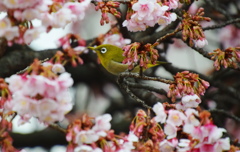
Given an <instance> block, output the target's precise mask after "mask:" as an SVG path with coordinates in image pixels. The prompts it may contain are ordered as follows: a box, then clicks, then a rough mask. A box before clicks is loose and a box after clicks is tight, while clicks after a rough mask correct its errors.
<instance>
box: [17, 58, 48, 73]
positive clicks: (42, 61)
mask: <svg viewBox="0 0 240 152" xmlns="http://www.w3.org/2000/svg"><path fill="white" fill-rule="evenodd" d="M48 60H49V58H46V59H44V60H40V62H41V63H44V62H46V61H48ZM29 67H30V66H27V67H26V68H25V69H23V70H21V71H19V72H17V73H16V74H23V73H24V72H26V71H27V70H28V68H29Z"/></svg>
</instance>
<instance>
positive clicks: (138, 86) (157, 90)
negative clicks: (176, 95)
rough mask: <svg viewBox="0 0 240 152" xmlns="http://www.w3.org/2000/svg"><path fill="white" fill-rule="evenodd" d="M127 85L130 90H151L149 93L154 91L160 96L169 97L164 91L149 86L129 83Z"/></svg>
mask: <svg viewBox="0 0 240 152" xmlns="http://www.w3.org/2000/svg"><path fill="white" fill-rule="evenodd" d="M127 85H128V86H129V87H130V88H136V89H146V90H149V91H154V92H156V93H159V94H163V95H167V92H166V91H165V90H164V89H157V88H154V87H151V86H149V85H145V84H137V83H131V82H127Z"/></svg>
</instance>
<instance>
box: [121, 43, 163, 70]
mask: <svg viewBox="0 0 240 152" xmlns="http://www.w3.org/2000/svg"><path fill="white" fill-rule="evenodd" d="M123 50H124V53H123V56H125V57H126V58H125V59H124V60H123V63H124V64H128V65H129V66H128V68H129V69H133V68H134V64H138V62H139V65H140V67H143V68H145V69H147V68H148V64H150V63H151V64H156V63H157V59H158V57H159V54H158V51H157V50H156V49H154V45H151V44H149V43H147V44H145V45H142V44H141V43H139V42H134V43H132V44H130V45H126V46H124V48H123ZM149 60H150V61H149Z"/></svg>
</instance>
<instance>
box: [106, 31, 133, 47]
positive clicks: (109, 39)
mask: <svg viewBox="0 0 240 152" xmlns="http://www.w3.org/2000/svg"><path fill="white" fill-rule="evenodd" d="M129 43H131V40H130V39H124V38H123V37H122V35H120V34H111V35H106V36H105V37H104V41H103V44H112V45H116V46H118V47H120V48H123V47H124V46H125V45H126V44H129Z"/></svg>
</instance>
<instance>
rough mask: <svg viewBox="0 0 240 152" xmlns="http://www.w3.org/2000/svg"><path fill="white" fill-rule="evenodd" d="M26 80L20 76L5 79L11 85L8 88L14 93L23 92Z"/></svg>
mask: <svg viewBox="0 0 240 152" xmlns="http://www.w3.org/2000/svg"><path fill="white" fill-rule="evenodd" d="M26 80H27V79H26V78H24V77H22V76H19V75H12V76H11V77H9V78H6V79H5V81H6V82H7V83H9V86H8V87H9V89H10V90H11V91H12V92H17V91H19V90H21V89H22V87H23V86H24V85H23V84H24V83H25V82H26Z"/></svg>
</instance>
